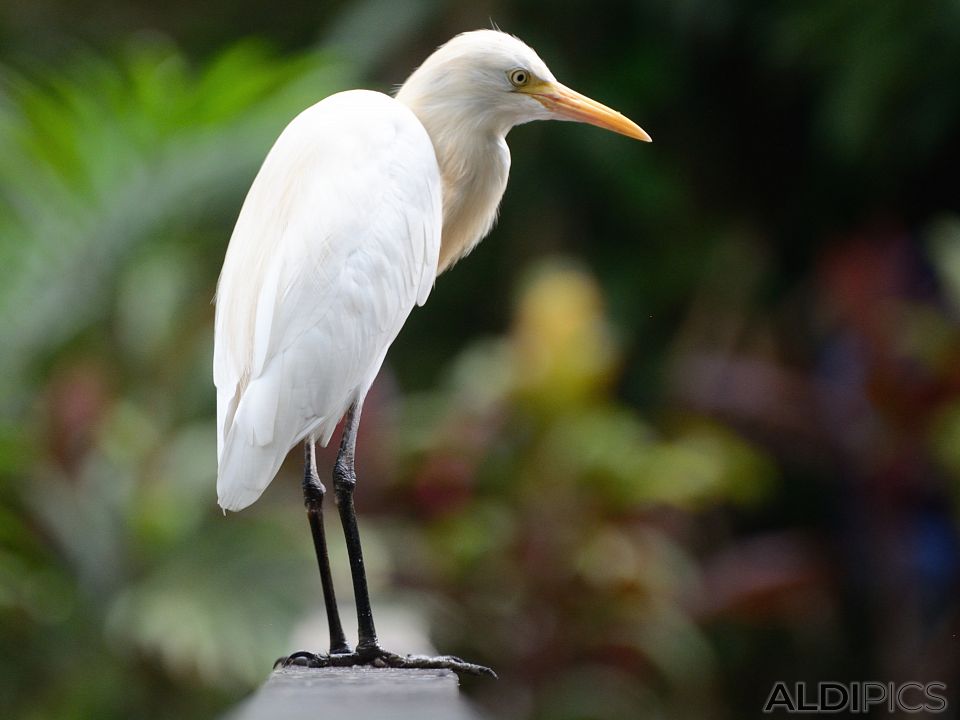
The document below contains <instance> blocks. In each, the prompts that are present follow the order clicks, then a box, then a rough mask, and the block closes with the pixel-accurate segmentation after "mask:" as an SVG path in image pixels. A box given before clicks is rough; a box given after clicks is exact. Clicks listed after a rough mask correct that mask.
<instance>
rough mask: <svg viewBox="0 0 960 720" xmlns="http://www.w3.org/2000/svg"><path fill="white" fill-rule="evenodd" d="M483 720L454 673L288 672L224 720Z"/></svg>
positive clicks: (278, 674) (278, 675) (273, 675)
mask: <svg viewBox="0 0 960 720" xmlns="http://www.w3.org/2000/svg"><path fill="white" fill-rule="evenodd" d="M301 718H302V719H303V720H307V719H309V720H322V719H323V718H331V719H332V718H341V719H342V720H373V719H374V718H376V720H481V717H480V716H479V715H478V714H477V713H476V712H475V711H474V710H473V709H472V708H471V707H470V705H469V704H468V703H467V701H466V700H464V699H463V698H462V697H461V696H460V690H459V680H458V679H457V676H456V674H455V673H453V672H451V671H450V670H399V669H393V668H382V669H381V668H368V667H353V668H322V669H319V670H317V669H311V668H294V667H291V668H284V669H282V670H274V671H273V673H271V675H270V677H269V678H268V679H267V682H266V683H265V684H264V685H263V687H261V688H260V690H258V691H257V692H256V693H255V694H254V695H253V696H251V697H250V698H249V699H248V700H246V701H245V702H243V703H242V704H241V705H240V706H239V707H237V708H236V709H235V710H234V711H233V712H231V713H230V714H228V715H227V716H226V718H224V720H301Z"/></svg>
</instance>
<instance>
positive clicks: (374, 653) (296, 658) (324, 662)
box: [273, 646, 497, 678]
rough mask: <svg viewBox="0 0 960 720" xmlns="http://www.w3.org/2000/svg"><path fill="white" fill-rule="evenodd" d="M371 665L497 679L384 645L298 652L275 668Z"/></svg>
mask: <svg viewBox="0 0 960 720" xmlns="http://www.w3.org/2000/svg"><path fill="white" fill-rule="evenodd" d="M357 665H367V666H370V667H377V668H406V669H421V670H452V671H453V672H455V673H458V674H465V675H478V676H484V677H491V678H496V677H497V674H496V673H495V672H494V671H493V670H491V669H490V668H488V667H485V666H483V665H476V664H474V663H470V662H467V661H465V660H462V659H461V658H458V657H455V656H453V655H439V656H437V657H430V656H428V655H397V654H396V653H392V652H388V651H387V650H384V649H383V648H381V647H380V646H374V647H367V648H358V649H357V650H355V651H354V652H349V653H333V654H325V653H320V654H317V653H311V652H302V651H301V652H295V653H293V654H292V655H287V656H286V657H282V658H280V659H278V660H277V661H276V662H275V663H274V664H273V669H274V670H277V669H281V668H287V667H306V668H328V667H354V666H357Z"/></svg>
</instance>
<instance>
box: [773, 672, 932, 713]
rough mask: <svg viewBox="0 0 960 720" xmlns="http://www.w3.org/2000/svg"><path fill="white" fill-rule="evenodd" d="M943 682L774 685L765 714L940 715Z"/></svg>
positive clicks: (871, 681) (780, 683)
mask: <svg viewBox="0 0 960 720" xmlns="http://www.w3.org/2000/svg"><path fill="white" fill-rule="evenodd" d="M946 691H947V685H946V683H942V682H928V683H920V682H904V683H893V682H879V681H875V680H865V681H862V682H849V683H839V682H820V683H817V684H816V686H813V685H808V684H807V683H801V682H798V683H794V684H793V685H792V686H791V685H788V684H787V683H785V682H782V681H781V682H777V683H774V686H773V689H772V690H771V691H770V695H769V697H767V701H766V702H765V703H764V705H763V712H765V713H768V714H769V713H787V714H792V713H839V712H849V713H877V712H884V711H886V712H888V713H890V714H894V713H900V712H905V713H919V712H926V713H941V712H944V711H945V710H946V709H947V698H946Z"/></svg>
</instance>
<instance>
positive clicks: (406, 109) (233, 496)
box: [213, 30, 650, 672]
mask: <svg viewBox="0 0 960 720" xmlns="http://www.w3.org/2000/svg"><path fill="white" fill-rule="evenodd" d="M549 119H556V120H574V121H579V122H587V123H591V124H593V125H598V126H600V127H602V128H606V129H609V130H613V131H615V132H618V133H622V134H624V135H627V136H630V137H633V138H637V139H640V140H645V141H649V140H650V137H649V136H648V135H647V134H646V133H645V132H644V131H643V130H642V129H641V128H640V127H638V126H637V125H636V124H634V123H633V122H632V121H630V120H628V119H627V118H625V117H624V116H623V115H620V114H619V113H617V112H615V111H613V110H610V109H609V108H607V107H605V106H604V105H601V104H600V103H597V102H595V101H593V100H590V99H589V98H586V97H584V96H583V95H580V94H578V93H576V92H574V91H572V90H570V89H569V88H566V87H564V86H563V85H561V84H560V83H559V82H557V80H556V79H555V78H554V76H553V74H552V73H551V72H550V70H549V69H548V68H547V66H546V65H545V64H544V62H543V61H542V60H541V59H540V58H539V57H538V56H537V54H536V53H535V52H534V51H533V50H532V49H531V48H529V47H528V46H527V45H525V44H524V43H523V42H521V41H520V40H518V39H517V38H515V37H512V36H510V35H507V34H505V33H502V32H499V31H494V30H479V31H475V32H468V33H464V34H462V35H458V36H457V37H455V38H453V39H452V40H450V41H449V42H447V43H446V44H445V45H443V46H441V47H440V48H439V49H437V50H436V51H435V52H434V53H433V54H432V55H430V57H428V58H427V60H426V61H425V62H424V63H423V65H421V66H420V67H419V68H418V69H417V70H416V71H415V72H414V73H413V74H412V75H411V76H410V77H409V78H408V79H407V81H406V82H405V83H404V84H403V86H402V87H401V88H400V90H399V92H398V93H397V95H396V98H391V97H389V96H387V95H384V94H381V93H376V92H370V91H366V90H352V91H348V92H342V93H338V94H336V95H332V96H330V97H328V98H326V99H324V100H322V101H320V102H318V103H317V104H315V105H313V106H312V107H310V108H308V109H306V110H304V111H303V112H302V113H301V114H300V115H298V116H297V117H296V118H295V119H294V120H293V121H292V122H291V123H290V124H289V125H288V126H287V127H286V129H285V130H284V131H283V132H282V133H281V135H280V137H279V138H278V139H277V141H276V143H275V144H274V146H273V148H272V149H271V150H270V152H269V154H268V155H267V157H266V159H265V160H264V163H263V166H262V167H261V169H260V172H259V173H258V175H257V177H256V179H255V180H254V182H253V185H252V186H251V188H250V191H249V193H248V194H247V198H246V200H245V202H244V203H243V208H242V209H241V211H240V216H239V218H238V220H237V224H236V227H235V229H234V231H233V235H232V236H231V238H230V244H229V247H228V249H227V253H226V257H225V259H224V263H223V270H222V272H221V275H220V281H219V284H218V288H217V299H216V330H215V347H214V361H213V374H214V381H215V383H216V386H217V452H218V477H217V494H218V499H219V503H220V505H221V507H223V508H224V510H242V509H243V508H245V507H247V506H248V505H250V504H251V503H253V502H254V501H255V500H257V498H259V497H260V495H261V493H263V491H264V489H265V488H266V487H267V485H269V484H270V482H271V480H272V479H273V477H274V475H276V473H277V471H278V469H279V467H280V464H281V463H282V462H283V460H284V458H285V456H286V455H287V453H288V452H289V451H290V449H291V448H292V447H293V446H294V445H296V444H297V443H299V442H301V441H304V442H305V472H304V482H303V488H304V498H305V503H306V506H307V513H308V518H309V520H310V525H311V531H312V533H313V539H314V543H315V547H316V551H317V559H318V564H319V566H320V573H321V581H322V585H323V593H324V600H325V604H326V609H327V617H328V621H329V624H330V634H331V646H330V652H329V653H327V654H322V655H314V654H312V653H296V654H294V655H292V656H290V657H289V658H282V659H281V660H282V661H283V662H284V663H287V664H289V663H296V664H307V665H311V666H327V665H352V664H364V663H365V664H371V663H375V664H386V665H392V666H402V667H450V668H453V669H455V670H461V671H468V672H490V671H488V670H487V669H486V668H482V667H480V666H476V665H471V664H469V663H464V662H463V661H460V660H459V659H457V658H450V657H441V658H422V657H412V656H400V655H395V654H393V653H388V652H386V651H385V650H383V649H381V648H380V645H379V642H378V640H377V635H376V630H375V628H374V625H373V616H372V612H371V609H370V601H369V596H368V593H367V588H366V578H365V575H364V570H363V558H362V554H361V550H360V539H359V534H358V532H357V525H356V515H355V512H354V507H353V488H354V485H355V483H356V476H355V474H354V470H353V456H354V449H355V444H356V433H357V426H358V424H359V420H360V412H361V407H362V405H363V400H364V397H365V395H366V394H367V391H368V390H369V388H370V385H371V384H372V383H373V380H374V378H375V377H376V376H377V373H378V371H379V369H380V366H381V364H382V363H383V360H384V357H385V355H386V353H387V349H388V348H389V347H390V344H391V343H392V342H393V340H394V338H395V337H396V336H397V333H399V331H400V328H401V327H402V326H403V323H404V321H405V320H406V318H407V316H408V315H409V313H410V311H411V310H412V309H413V306H414V304H417V305H422V304H423V303H424V302H425V301H426V299H427V296H428V295H429V294H430V290H431V288H432V287H433V284H434V281H435V279H436V276H437V275H438V274H439V273H441V272H443V271H444V270H446V269H447V268H449V267H450V266H451V265H452V264H453V263H455V262H456V261H457V260H459V259H460V258H462V257H463V256H464V255H466V254H467V253H469V252H470V251H471V250H472V249H473V248H474V247H475V246H476V245H477V243H478V242H480V240H481V239H482V238H483V237H484V236H485V235H486V234H487V233H488V232H489V231H490V229H491V227H492V226H493V224H494V221H495V219H496V215H497V207H498V205H499V203H500V198H501V197H502V195H503V192H504V189H505V188H506V184H507V174H508V171H509V168H510V151H509V149H508V148H507V144H506V140H505V137H506V135H507V132H508V131H509V130H510V129H511V128H512V127H513V126H515V125H519V124H521V123H525V122H529V121H531V120H549ZM344 416H346V421H345V423H344V431H343V437H342V440H341V445H340V454H339V456H338V458H337V462H336V465H335V468H334V473H333V476H334V490H335V494H336V499H337V505H338V506H339V511H340V516H341V521H342V523H343V526H344V533H345V535H346V538H347V550H348V553H349V555H350V565H351V570H352V573H353V583H354V591H355V596H356V603H357V615H358V620H359V642H358V645H357V648H356V650H355V651H352V650H351V649H350V647H349V644H348V643H347V641H346V639H345V637H344V634H343V630H342V628H341V627H340V620H339V616H338V614H337V608H336V599H335V596H334V592H333V585H332V582H331V580H330V571H329V563H328V561H327V551H326V542H325V539H324V534H323V519H322V502H323V494H324V487H323V485H322V484H321V483H320V480H319V478H318V476H317V471H316V458H315V443H316V442H320V443H321V444H323V445H326V444H327V443H328V442H329V441H330V438H331V436H332V434H333V432H334V429H335V427H336V426H337V424H338V423H339V421H340V420H341V418H343V417H344Z"/></svg>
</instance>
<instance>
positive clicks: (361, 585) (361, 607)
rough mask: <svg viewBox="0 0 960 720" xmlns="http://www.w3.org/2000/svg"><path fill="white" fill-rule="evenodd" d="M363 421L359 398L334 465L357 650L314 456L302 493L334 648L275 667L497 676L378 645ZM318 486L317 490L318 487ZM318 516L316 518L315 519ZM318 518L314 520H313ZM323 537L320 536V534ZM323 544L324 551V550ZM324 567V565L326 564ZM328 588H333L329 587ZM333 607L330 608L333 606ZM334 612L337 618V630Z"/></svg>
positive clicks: (458, 661)
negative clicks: (339, 592)
mask: <svg viewBox="0 0 960 720" xmlns="http://www.w3.org/2000/svg"><path fill="white" fill-rule="evenodd" d="M359 424H360V404H359V403H356V404H354V405H352V406H351V407H350V410H349V411H348V412H347V415H346V419H345V421H344V425H343V438H342V439H341V440H340V453H339V454H338V455H337V462H336V464H335V465H334V468H333V489H334V492H335V493H336V499H337V507H338V508H339V510H340V521H341V523H342V524H343V533H344V536H345V537H346V539H347V553H348V555H349V557H350V572H351V574H352V575H353V591H354V594H355V595H356V602H357V623H358V627H359V642H358V643H357V649H356V651H355V652H350V650H349V648H348V647H347V644H346V641H345V640H342V638H343V630H342V629H341V628H340V620H339V617H338V616H337V614H336V612H337V607H336V601H335V599H334V597H333V584H332V583H331V582H329V577H330V569H329V563H328V562H327V551H326V544H325V542H324V540H323V525H322V523H323V520H322V517H321V515H320V505H321V503H322V499H323V485H321V484H320V481H319V480H314V478H315V477H316V463H315V462H310V463H308V464H309V467H310V471H308V473H306V474H305V476H304V485H303V487H304V497H305V498H307V512H308V513H309V514H310V528H311V530H313V540H314V543H315V544H316V547H317V560H318V561H319V563H320V576H321V578H323V577H326V578H327V580H325V581H324V583H323V588H324V600H325V601H326V602H327V617H328V618H331V620H330V636H331V642H330V647H331V650H330V654H329V655H315V654H313V653H306V652H300V653H294V654H293V655H290V656H289V657H284V658H280V659H279V660H277V662H276V664H275V665H274V667H289V666H291V665H299V666H305V667H313V668H328V667H349V666H351V665H373V666H374V667H392V668H425V669H439V668H443V669H447V670H453V671H455V672H460V673H470V674H472V675H487V676H489V677H496V673H494V672H493V670H491V669H490V668H487V667H483V666H482V665H475V664H473V663H468V662H464V661H463V660H461V659H460V658H458V657H453V656H450V655H441V656H439V657H426V656H422V655H397V654H396V653H392V652H387V651H386V650H384V649H383V648H381V647H380V643H379V641H378V640H377V631H376V628H375V627H374V625H373V611H372V610H371V608H370V593H369V591H368V590H367V573H366V570H365V569H364V567H363V551H362V550H361V549H360V531H359V529H358V528H357V513H356V510H355V509H354V506H353V489H354V488H355V487H356V485H357V475H356V473H355V472H354V469H353V459H354V452H355V450H356V447H357V427H358V426H359ZM307 477H310V478H311V480H310V483H309V484H310V487H311V490H310V493H311V494H310V495H309V496H308V491H307V486H308V482H307ZM315 487H316V488H319V492H316V491H315V490H314V488H315ZM315 495H317V496H318V497H317V500H316V502H315V503H314V504H315V506H316V510H315V511H311V502H312V498H313V496H315ZM315 518H316V520H315ZM315 523H316V524H315ZM318 538H319V540H318ZM321 549H322V552H321ZM325 567H326V570H324V568H325ZM327 588H329V589H330V592H329V593H328V592H327ZM331 608H332V612H331ZM332 618H336V633H335V629H334V622H333V619H332ZM335 634H336V636H337V637H339V638H340V639H341V641H342V646H343V647H344V648H347V649H346V650H343V651H338V650H336V649H334V648H335V647H338V646H339V643H338V642H336V641H335V640H333V639H332V638H333V637H334V636H335Z"/></svg>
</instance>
